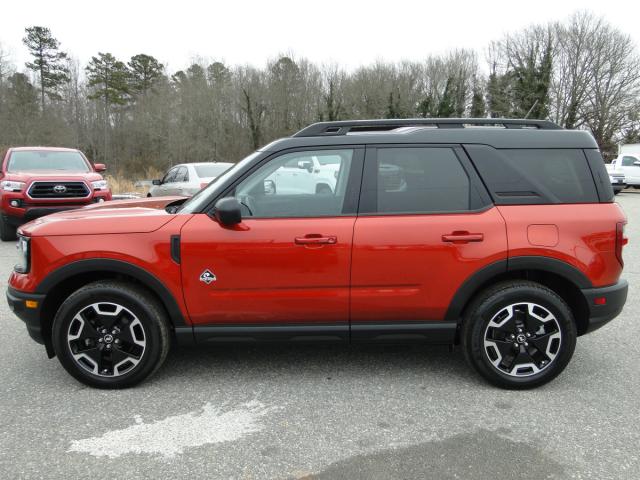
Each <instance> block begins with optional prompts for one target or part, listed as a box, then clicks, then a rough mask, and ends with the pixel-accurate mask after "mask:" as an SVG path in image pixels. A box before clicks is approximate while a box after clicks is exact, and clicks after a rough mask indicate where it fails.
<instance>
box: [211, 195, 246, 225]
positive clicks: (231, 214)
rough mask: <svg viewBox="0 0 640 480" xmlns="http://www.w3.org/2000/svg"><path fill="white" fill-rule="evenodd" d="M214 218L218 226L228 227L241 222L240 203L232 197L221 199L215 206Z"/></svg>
mask: <svg viewBox="0 0 640 480" xmlns="http://www.w3.org/2000/svg"><path fill="white" fill-rule="evenodd" d="M215 217H216V220H217V221H218V222H219V223H220V225H224V226H225V227H230V226H232V225H236V224H238V223H240V222H241V221H242V212H241V210H240V202H238V200H236V199H235V198H233V197H227V198H221V199H220V200H218V202H217V203H216V206H215Z"/></svg>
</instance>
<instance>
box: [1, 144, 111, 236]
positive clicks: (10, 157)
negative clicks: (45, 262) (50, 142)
mask: <svg viewBox="0 0 640 480" xmlns="http://www.w3.org/2000/svg"><path fill="white" fill-rule="evenodd" d="M105 169H106V168H105V166H104V165H103V164H95V165H93V164H92V163H91V162H89V160H87V158H86V157H85V156H84V154H83V153H82V152H80V151H79V150H75V149H72V148H50V147H17V148H10V149H8V150H7V152H6V153H5V155H4V156H3V160H2V170H1V171H0V238H2V240H15V238H16V228H17V227H18V226H19V225H22V224H23V223H25V222H28V221H30V220H33V219H35V218H38V217H41V216H43V215H48V214H50V213H54V212H60V211H62V210H70V209H74V208H80V207H82V206H84V205H89V204H92V203H96V202H103V201H105V200H111V191H110V190H109V187H108V185H107V182H106V181H105V180H104V178H102V175H100V172H104V171H105Z"/></svg>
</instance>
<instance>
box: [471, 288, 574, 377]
mask: <svg viewBox="0 0 640 480" xmlns="http://www.w3.org/2000/svg"><path fill="white" fill-rule="evenodd" d="M576 336H577V333H576V326H575V322H574V319H573V315H572V313H571V310H570V309H569V307H568V305H567V304H566V303H565V302H564V300H563V299H562V298H560V297H559V296H558V295H557V294H556V293H555V292H553V291H552V290H550V289H548V288H547V287H545V286H543V285H540V284H538V283H534V282H529V281H512V282H505V283H501V284H498V285H496V286H494V287H492V288H489V289H487V290H485V291H484V292H482V293H481V294H480V295H479V296H478V297H477V298H476V299H475V300H474V301H473V303H472V304H471V305H470V307H469V308H468V309H467V313H466V315H465V318H464V323H463V329H462V342H463V346H464V352H465V356H466V358H467V361H468V362H469V363H470V364H471V365H472V366H473V367H474V368H475V369H476V370H477V371H478V372H479V373H480V374H481V375H482V376H483V377H485V378H486V379H487V380H489V381H490V382H491V383H493V384H494V385H497V386H499V387H503V388H513V389H524V388H533V387H537V386H540V385H543V384H545V383H547V382H549V381H551V380H552V379H553V378H555V377H556V376H557V375H559V374H560V372H562V370H564V368H565V367H566V366H567V364H568V363H569V360H570V359H571V357H572V355H573V351H574V349H575V345H576Z"/></svg>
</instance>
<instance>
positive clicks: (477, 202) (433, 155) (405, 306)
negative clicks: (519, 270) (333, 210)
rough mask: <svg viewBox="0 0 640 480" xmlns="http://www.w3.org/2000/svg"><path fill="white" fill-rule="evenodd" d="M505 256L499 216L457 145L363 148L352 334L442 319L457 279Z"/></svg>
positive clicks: (371, 333) (459, 282) (357, 335)
mask: <svg viewBox="0 0 640 480" xmlns="http://www.w3.org/2000/svg"><path fill="white" fill-rule="evenodd" d="M506 257H507V241H506V232H505V224H504V221H503V219H502V217H501V216H500V214H499V212H498V211H497V209H496V208H495V207H493V205H492V204H491V202H490V199H489V197H488V194H487V193H486V190H485V189H484V187H483V186H482V184H481V182H480V181H479V178H478V176H477V173H475V170H474V169H473V167H472V165H471V164H470V162H469V160H468V158H467V157H466V155H465V153H464V151H463V150H462V149H461V148H459V147H458V146H455V145H454V146H433V145H423V146H415V145H413V146H408V147H403V146H394V145H391V146H377V147H368V148H367V154H366V160H365V170H364V175H363V185H362V194H361V199H360V211H359V215H358V219H357V221H356V224H355V228H354V238H353V261H352V265H353V267H352V290H351V295H352V298H351V321H352V338H353V339H356V340H357V339H358V338H361V337H362V338H365V337H369V339H373V337H376V335H378V334H380V333H381V332H384V330H385V329H384V326H385V324H386V325H387V326H388V325H393V324H398V323H407V322H409V323H414V324H416V325H419V324H420V323H421V322H433V321H439V320H443V319H444V318H445V314H446V312H447V309H448V307H449V304H450V302H451V300H452V298H453V296H454V294H455V293H456V291H457V289H458V288H460V286H461V285H462V283H463V282H464V281H465V280H466V279H467V278H468V277H470V276H471V275H472V274H473V273H474V272H476V271H477V270H479V269H481V268H482V267H484V266H486V265H489V264H491V263H493V262H495V261H497V260H502V259H505V258H506ZM372 325H373V326H372ZM375 325H378V326H379V327H380V329H379V331H378V330H376V328H375Z"/></svg>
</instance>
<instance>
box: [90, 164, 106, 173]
mask: <svg viewBox="0 0 640 480" xmlns="http://www.w3.org/2000/svg"><path fill="white" fill-rule="evenodd" d="M93 168H94V169H95V171H96V172H98V173H100V172H104V171H105V170H106V169H107V166H106V165H105V164H104V163H96V164H94V165H93Z"/></svg>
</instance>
